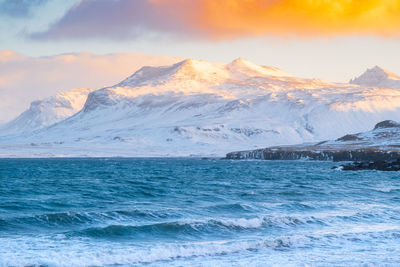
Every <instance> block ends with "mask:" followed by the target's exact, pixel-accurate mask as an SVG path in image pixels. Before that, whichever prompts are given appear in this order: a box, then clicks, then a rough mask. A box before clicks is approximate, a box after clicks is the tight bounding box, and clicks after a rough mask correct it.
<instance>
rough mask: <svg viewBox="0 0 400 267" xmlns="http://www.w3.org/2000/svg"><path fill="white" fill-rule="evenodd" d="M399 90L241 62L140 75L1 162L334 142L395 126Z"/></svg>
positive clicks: (92, 98)
mask: <svg viewBox="0 0 400 267" xmlns="http://www.w3.org/2000/svg"><path fill="white" fill-rule="evenodd" d="M399 111H400V90H396V89H388V88H385V89H383V88H376V87H363V86H359V85H352V84H339V83H328V82H325V81H322V80H320V79H303V78H297V77H293V76H291V75H289V74H287V73H285V72H283V71H281V70H279V69H276V68H272V67H266V66H260V65H257V64H254V63H251V62H249V61H247V60H245V59H237V60H235V61H233V62H231V63H229V64H227V65H224V64H220V63H210V62H206V61H200V60H191V59H189V60H185V61H182V62H179V63H177V64H174V65H170V66H161V67H143V68H141V69H140V70H138V71H137V72H135V73H134V74H133V75H132V76H130V77H128V78H127V79H125V80H123V81H122V82H120V83H118V84H116V85H114V86H111V87H106V88H103V89H100V90H96V91H93V92H91V93H90V94H89V96H88V98H87V101H86V103H85V105H84V106H83V108H82V110H81V111H79V112H78V113H77V114H75V115H73V116H71V117H70V118H67V119H66V120H63V121H61V122H59V123H56V124H54V125H51V126H48V127H46V128H43V129H41V130H37V131H35V132H32V133H24V134H21V135H19V136H14V137H10V136H4V137H2V138H0V153H2V155H3V156H13V155H15V156H188V155H218V156H222V155H225V153H227V152H230V151H235V150H244V149H252V148H262V147H267V146H271V145H283V144H285V145H287V144H298V143H303V142H313V141H320V140H327V139H336V138H337V137H338V136H343V135H345V134H346V133H349V132H361V131H366V130H368V129H369V128H371V127H373V125H374V124H376V123H377V122H379V121H382V120H385V119H393V120H400V112H399Z"/></svg>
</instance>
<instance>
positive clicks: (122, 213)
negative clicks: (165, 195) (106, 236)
mask: <svg viewBox="0 0 400 267" xmlns="http://www.w3.org/2000/svg"><path fill="white" fill-rule="evenodd" d="M178 216H179V215H178V214H177V213H176V212H172V211H164V212H160V211H157V212H155V211H143V210H115V211H107V212H72V211H70V212H59V213H46V214H40V215H30V216H24V217H11V218H6V219H2V220H0V227H20V228H29V227H33V226H34V227H43V228H48V227H68V226H76V225H85V224H96V223H99V224H104V223H106V222H124V221H132V220H133V219H137V220H140V219H146V220H149V219H150V220H151V219H164V218H175V217H178Z"/></svg>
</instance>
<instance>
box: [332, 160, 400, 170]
mask: <svg viewBox="0 0 400 267" xmlns="http://www.w3.org/2000/svg"><path fill="white" fill-rule="evenodd" d="M332 169H339V170H343V171H361V170H377V171H400V158H399V159H397V160H396V161H363V162H357V161H356V162H352V163H348V164H343V165H340V166H339V167H333V168H332Z"/></svg>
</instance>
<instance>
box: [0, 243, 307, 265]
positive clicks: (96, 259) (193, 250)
mask: <svg viewBox="0 0 400 267" xmlns="http://www.w3.org/2000/svg"><path fill="white" fill-rule="evenodd" d="M307 242H309V239H308V238H306V237H303V236H286V237H281V238H276V239H265V240H248V241H207V242H191V243H185V244H164V245H162V246H161V245H155V246H144V247H135V248H96V249H85V250H82V249H81V248H80V247H79V244H75V245H73V246H72V247H70V248H69V249H67V250H63V251H59V252H57V253H56V252H54V251H48V253H47V254H45V255H38V256H37V257H35V259H34V260H33V259H32V258H31V257H29V256H28V257H25V258H23V259H21V258H13V259H11V258H7V257H4V258H2V259H0V265H1V266H117V265H122V266H124V265H129V266H130V265H132V264H154V263H157V262H166V265H168V263H167V262H168V261H171V260H175V259H182V258H195V257H212V256H223V255H230V254H235V253H246V252H250V253H254V251H258V250H262V249H274V250H275V249H277V250H282V249H290V248H291V247H293V246H301V245H303V244H305V243H307ZM5 256H7V255H5ZM17 259H18V262H17Z"/></svg>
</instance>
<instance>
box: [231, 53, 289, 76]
mask: <svg viewBox="0 0 400 267" xmlns="http://www.w3.org/2000/svg"><path fill="white" fill-rule="evenodd" d="M227 68H228V69H229V70H230V71H232V72H237V73H240V74H244V75H247V76H260V75H268V76H290V75H289V74H288V73H286V72H284V71H282V70H280V69H278V68H275V67H268V66H261V65H258V64H255V63H253V62H251V61H249V60H247V59H245V58H242V57H239V58H237V59H235V60H233V61H232V62H231V63H229V64H228V65H227Z"/></svg>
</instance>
